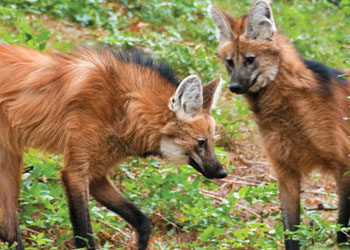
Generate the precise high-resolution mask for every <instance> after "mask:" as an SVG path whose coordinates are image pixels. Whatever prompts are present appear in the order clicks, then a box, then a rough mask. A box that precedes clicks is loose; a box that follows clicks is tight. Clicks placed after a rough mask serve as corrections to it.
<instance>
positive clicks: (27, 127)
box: [0, 44, 218, 249]
mask: <svg viewBox="0 0 350 250" xmlns="http://www.w3.org/2000/svg"><path fill="white" fill-rule="evenodd" d="M0 58H1V60H0V182H2V183H0V190H1V192H3V193H2V194H1V195H0V205H1V204H5V203H6V204H8V205H9V206H11V207H6V206H5V205H3V206H1V213H0V215H1V221H0V222H1V223H0V237H2V238H4V239H5V240H9V241H10V242H11V241H18V242H20V238H16V234H17V237H20V236H18V231H17V229H16V228H17V226H15V225H16V223H17V222H16V206H15V204H16V200H17V196H18V189H19V183H20V177H21V175H20V173H21V166H22V154H23V152H24V151H25V150H26V149H27V148H28V147H33V148H37V149H41V150H45V151H49V152H52V153H60V154H64V166H63V169H62V170H61V172H62V178H63V181H64V184H65V188H66V191H67V198H68V200H69V201H70V202H73V203H74V202H76V203H74V204H73V206H72V207H71V216H72V217H77V218H78V217H79V216H81V217H79V218H78V219H77V220H78V221H79V220H80V221H83V222H84V223H85V221H88V217H84V216H85V215H86V214H84V215H78V214H75V211H74V209H76V205H77V204H78V205H79V206H80V204H81V206H82V208H81V209H83V210H84V209H85V210H87V209H88V208H87V205H86V204H87V195H88V190H89V189H90V192H91V194H92V195H93V196H94V197H95V198H96V199H97V200H98V201H100V202H102V203H103V204H105V205H106V206H107V207H109V208H110V209H112V210H113V209H114V210H113V211H117V212H118V211H119V210H120V209H121V213H122V214H121V215H122V217H123V216H124V217H123V218H129V219H130V220H131V221H132V222H133V223H134V224H135V225H140V230H141V231H139V233H140V234H141V233H142V232H143V231H142V230H147V233H148V232H149V230H150V229H149V227H150V226H149V225H148V222H147V220H146V219H145V218H144V217H143V215H142V214H140V213H138V212H137V211H136V208H135V207H134V206H133V205H132V204H130V202H128V201H127V200H126V199H125V198H124V197H122V195H121V194H120V192H119V191H118V190H116V188H115V187H114V186H113V185H112V184H111V182H110V181H109V180H108V173H109V171H110V168H111V167H113V166H114V165H116V164H117V163H118V162H120V161H121V160H123V159H125V157H126V156H128V155H143V154H147V153H152V154H160V151H159V147H160V145H159V143H160V140H161V138H162V137H164V136H165V137H166V136H172V137H173V138H175V139H176V138H177V143H178V145H179V146H181V147H184V148H185V149H186V152H189V151H191V150H194V145H195V144H197V143H198V136H204V137H205V138H208V143H209V144H208V146H209V147H212V137H213V132H214V126H215V122H214V121H213V119H212V117H211V116H210V106H211V101H210V100H211V98H212V94H213V93H214V92H215V89H216V87H217V84H218V80H215V81H214V82H213V83H212V84H211V85H210V89H211V90H210V92H208V91H206V87H204V99H205V100H204V101H205V103H206V104H208V103H210V105H209V106H208V105H207V106H206V107H205V106H203V109H202V110H201V111H200V113H199V114H198V115H197V117H198V118H197V119H194V120H191V121H181V120H179V119H177V118H176V114H175V113H174V112H173V111H171V110H170V109H169V108H168V104H169V101H170V98H171V97H172V95H173V94H174V93H175V91H176V86H173V85H172V84H170V83H169V82H167V80H166V79H165V78H163V77H162V76H161V75H160V74H159V73H158V72H157V71H154V70H152V69H151V68H147V67H142V66H140V65H138V64H134V63H125V62H123V61H120V60H118V59H117V58H116V57H115V56H114V55H113V54H112V53H111V52H110V51H109V50H102V51H95V50H80V51H78V52H77V56H76V57H73V56H68V55H63V54H60V53H58V52H53V53H41V52H37V51H33V50H29V49H26V48H22V47H18V46H13V45H5V44H0ZM208 86H209V85H208ZM213 86H214V88H213ZM208 90H209V87H208ZM212 90H214V92H213V91H212ZM5 182H6V183H5ZM5 184H6V185H5ZM6 188H7V189H6ZM10 196H13V197H12V198H11V199H10V198H9V197H10ZM123 206H124V207H125V208H124V210H123V209H122V208H123ZM72 209H73V210H72ZM118 209H119V210H118ZM85 210H84V211H85ZM135 211H136V212H135ZM131 212H133V213H134V214H131V215H130V214H129V213H131ZM73 224H74V221H73ZM143 226H144V227H143ZM84 227H85V228H87V229H86V230H91V228H90V226H89V223H88V222H87V223H86V224H84ZM89 228H90V229H89ZM138 230H139V229H138ZM4 231H7V232H8V233H7V232H4ZM8 234H11V235H8ZM83 236H84V235H83ZM84 237H85V236H84ZM141 237H142V234H141ZM147 237H148V236H147ZM147 237H146V236H145V239H143V242H145V243H146V244H147V240H148V238H147ZM140 242H141V241H140ZM89 243H91V244H93V242H89ZM21 247H22V246H21ZM143 247H145V245H143V246H140V249H144V248H143ZM20 249H22V248H20Z"/></svg>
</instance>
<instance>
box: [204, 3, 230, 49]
mask: <svg viewBox="0 0 350 250" xmlns="http://www.w3.org/2000/svg"><path fill="white" fill-rule="evenodd" d="M208 14H209V17H210V18H211V19H213V21H214V24H215V26H216V31H217V33H216V36H217V37H216V38H217V39H218V41H219V43H224V42H226V41H228V40H230V39H231V38H233V36H234V35H233V33H232V30H231V27H230V24H229V22H228V21H227V19H226V17H225V15H224V14H223V13H222V12H221V11H220V10H219V9H218V8H217V7H215V6H214V5H212V4H211V5H209V7H208Z"/></svg>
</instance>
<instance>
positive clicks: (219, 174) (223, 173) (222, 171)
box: [216, 167, 227, 179]
mask: <svg viewBox="0 0 350 250" xmlns="http://www.w3.org/2000/svg"><path fill="white" fill-rule="evenodd" d="M226 176H227V173H226V171H225V169H223V168H222V167H221V168H220V169H219V170H218V171H217V172H216V178H218V179H222V178H225V177H226Z"/></svg>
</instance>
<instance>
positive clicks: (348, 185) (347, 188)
mask: <svg viewBox="0 0 350 250" xmlns="http://www.w3.org/2000/svg"><path fill="white" fill-rule="evenodd" d="M337 185H338V195H339V214H338V223H339V224H341V225H343V226H344V227H347V226H349V219H350V175H349V174H348V173H346V172H345V171H341V172H340V174H339V176H338V178H337ZM348 241H349V237H347V235H346V234H344V233H342V232H337V242H338V243H343V242H348Z"/></svg>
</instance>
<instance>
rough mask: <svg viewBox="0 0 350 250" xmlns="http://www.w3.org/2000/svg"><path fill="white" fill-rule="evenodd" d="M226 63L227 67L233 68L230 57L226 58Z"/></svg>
mask: <svg viewBox="0 0 350 250" xmlns="http://www.w3.org/2000/svg"><path fill="white" fill-rule="evenodd" d="M226 63H227V65H228V66H229V67H231V68H233V67H234V66H235V65H234V63H233V60H232V59H227V60H226Z"/></svg>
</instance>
